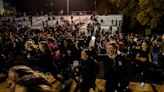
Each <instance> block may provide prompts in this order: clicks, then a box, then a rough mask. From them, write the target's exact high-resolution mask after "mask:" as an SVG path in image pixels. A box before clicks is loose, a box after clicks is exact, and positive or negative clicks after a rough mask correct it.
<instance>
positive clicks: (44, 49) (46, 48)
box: [39, 41, 51, 53]
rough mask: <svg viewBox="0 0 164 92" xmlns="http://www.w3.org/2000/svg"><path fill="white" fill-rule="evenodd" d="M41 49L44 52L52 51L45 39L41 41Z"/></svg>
mask: <svg viewBox="0 0 164 92" xmlns="http://www.w3.org/2000/svg"><path fill="white" fill-rule="evenodd" d="M39 50H40V51H41V52H42V53H50V52H51V51H50V48H49V47H48V44H47V43H46V42H45V41H41V42H39Z"/></svg>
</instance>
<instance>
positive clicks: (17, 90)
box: [14, 85, 27, 92]
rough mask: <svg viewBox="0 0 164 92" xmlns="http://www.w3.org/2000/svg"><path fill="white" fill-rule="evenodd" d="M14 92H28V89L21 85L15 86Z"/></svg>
mask: <svg viewBox="0 0 164 92" xmlns="http://www.w3.org/2000/svg"><path fill="white" fill-rule="evenodd" d="M14 92H27V90H26V88H25V87H23V86H20V85H16V86H15V90H14Z"/></svg>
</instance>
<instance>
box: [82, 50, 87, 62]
mask: <svg viewBox="0 0 164 92" xmlns="http://www.w3.org/2000/svg"><path fill="white" fill-rule="evenodd" d="M81 59H82V60H87V59H88V55H87V54H86V52H85V51H82V52H81Z"/></svg>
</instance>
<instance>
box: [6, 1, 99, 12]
mask: <svg viewBox="0 0 164 92" xmlns="http://www.w3.org/2000/svg"><path fill="white" fill-rule="evenodd" d="M4 1H7V2H9V3H11V6H15V7H16V10H17V12H27V13H29V12H31V13H36V12H37V13H40V12H41V11H43V12H44V13H48V12H51V11H53V12H56V13H57V12H59V11H60V10H64V12H66V10H67V4H66V2H67V0H4ZM98 1H100V0H97V2H98ZM94 2H95V0H70V11H94V10H95V3H94Z"/></svg>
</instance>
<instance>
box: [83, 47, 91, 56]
mask: <svg viewBox="0 0 164 92" xmlns="http://www.w3.org/2000/svg"><path fill="white" fill-rule="evenodd" d="M82 51H84V52H85V53H86V54H87V55H88V56H90V52H89V50H88V49H83V50H82Z"/></svg>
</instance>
